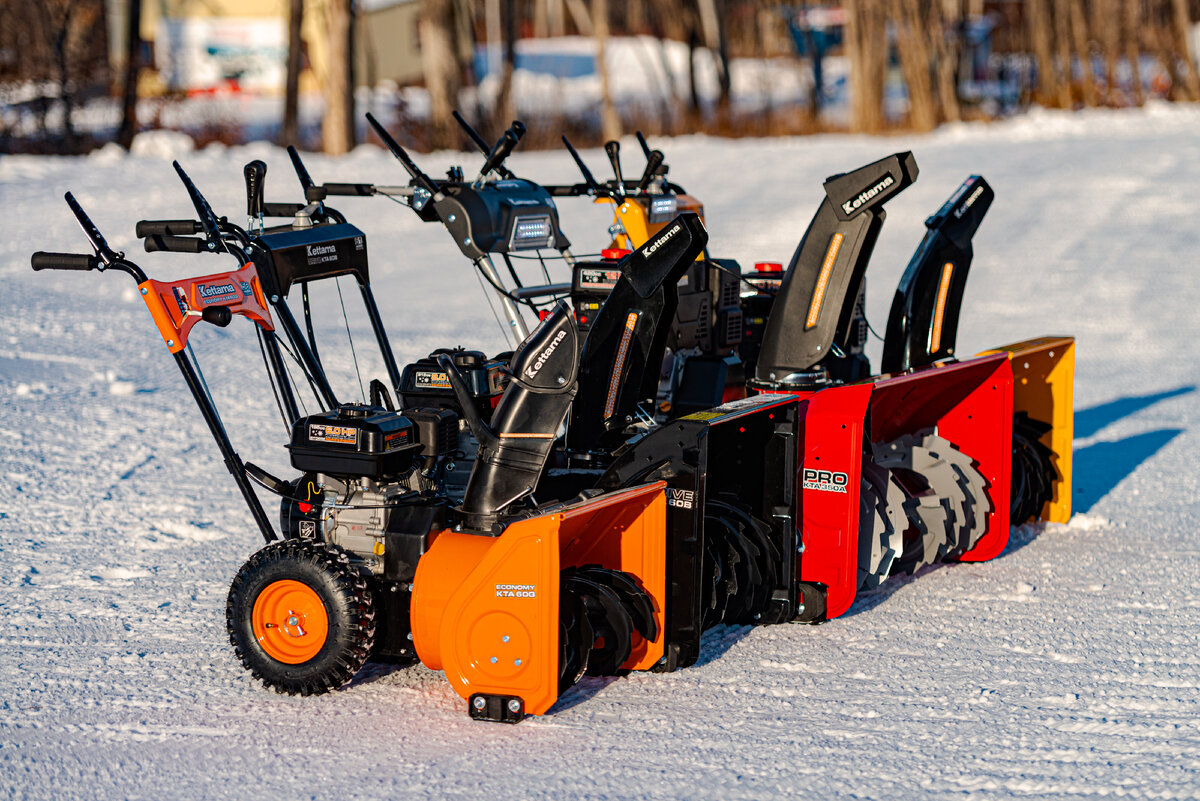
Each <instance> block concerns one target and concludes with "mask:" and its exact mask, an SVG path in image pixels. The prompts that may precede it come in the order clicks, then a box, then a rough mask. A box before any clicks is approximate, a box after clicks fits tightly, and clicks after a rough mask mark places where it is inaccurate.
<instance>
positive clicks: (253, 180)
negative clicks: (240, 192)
mask: <svg viewBox="0 0 1200 801" xmlns="http://www.w3.org/2000/svg"><path fill="white" fill-rule="evenodd" d="M242 175H244V176H245V178H246V215H247V216H248V217H249V218H250V224H249V226H248V227H249V228H250V230H252V231H262V229H263V190H264V182H265V181H266V180H267V165H266V162H264V161H262V160H260V159H255V160H254V161H252V162H250V163H249V164H247V165H246V166H245V167H244V168H243V169H242Z"/></svg>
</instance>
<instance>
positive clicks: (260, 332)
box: [254, 325, 292, 432]
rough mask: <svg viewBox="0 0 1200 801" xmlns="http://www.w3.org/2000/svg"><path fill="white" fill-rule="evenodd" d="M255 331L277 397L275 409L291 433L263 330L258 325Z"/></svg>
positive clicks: (269, 380) (268, 378) (273, 391)
mask: <svg viewBox="0 0 1200 801" xmlns="http://www.w3.org/2000/svg"><path fill="white" fill-rule="evenodd" d="M254 331H255V333H256V334H258V352H259V353H260V354H262V360H263V367H264V368H265V369H266V371H267V381H268V382H270V384H271V394H272V395H274V396H275V407H276V408H277V409H279V416H280V417H281V418H282V419H283V426H284V428H286V429H287V430H288V431H289V432H290V431H291V429H292V427H291V425H290V424H289V423H288V419H287V412H285V411H284V410H283V400H282V399H281V398H280V397H279V388H278V387H276V386H275V374H274V373H273V372H272V371H271V362H270V360H269V359H267V345H266V341H265V340H264V339H263V330H262V328H260V327H259V326H257V325H256V326H254Z"/></svg>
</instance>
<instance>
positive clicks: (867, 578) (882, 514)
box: [859, 462, 908, 590]
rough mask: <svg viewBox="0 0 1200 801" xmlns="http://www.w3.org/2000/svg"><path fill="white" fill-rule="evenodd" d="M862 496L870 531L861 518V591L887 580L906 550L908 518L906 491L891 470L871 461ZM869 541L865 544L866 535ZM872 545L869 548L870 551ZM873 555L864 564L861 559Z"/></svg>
mask: <svg viewBox="0 0 1200 801" xmlns="http://www.w3.org/2000/svg"><path fill="white" fill-rule="evenodd" d="M862 473H863V484H862V488H861V490H860V493H861V495H860V497H865V498H867V500H868V508H869V511H870V516H869V518H868V520H869V529H870V530H869V532H868V531H867V530H866V528H867V526H864V521H863V519H862V518H861V517H860V519H859V526H860V529H859V536H860V541H859V549H860V550H859V556H860V560H859V589H867V590H870V589H874V588H876V587H878V586H879V584H880V583H881V582H882V581H883V580H884V579H885V578H887V576H888V574H889V573H890V572H891V569H892V565H893V563H894V562H895V561H896V559H897V558H898V557H899V556H900V554H901V553H902V552H903V550H904V531H905V529H907V528H908V518H907V517H906V516H905V513H904V499H905V494H904V490H903V489H901V488H900V485H899V484H897V483H896V479H895V477H894V476H893V475H892V471H890V470H888V469H887V468H884V467H880V466H879V465H877V464H873V463H871V462H864V464H863V468H862ZM864 535H865V536H866V537H868V538H869V539H868V542H867V543H864V542H863V541H862V539H861V538H862V537H863V536H864ZM868 546H869V549H868ZM868 552H869V554H870V556H869V559H868V561H867V563H866V564H865V565H864V564H863V561H862V556H863V554H864V553H868Z"/></svg>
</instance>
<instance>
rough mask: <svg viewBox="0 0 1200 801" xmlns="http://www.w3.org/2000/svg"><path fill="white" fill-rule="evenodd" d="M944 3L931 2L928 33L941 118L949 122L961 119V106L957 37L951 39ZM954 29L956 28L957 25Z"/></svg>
mask: <svg viewBox="0 0 1200 801" xmlns="http://www.w3.org/2000/svg"><path fill="white" fill-rule="evenodd" d="M944 12H945V5H944V4H943V3H941V2H935V3H933V4H932V14H931V16H930V20H929V29H930V35H931V36H933V53H934V58H935V59H936V61H937V73H936V75H937V94H938V101H939V103H941V106H942V118H943V119H945V120H947V121H949V122H958V121H959V120H961V119H962V108H961V107H960V106H959V103H958V50H959V47H960V45H959V43H958V40H957V38H955V39H954V40H951V38H950V36H949V26H948V25H947V24H946V18H945V15H944ZM955 30H956V31H957V30H958V27H957V25H956V26H955Z"/></svg>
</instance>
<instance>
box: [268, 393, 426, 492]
mask: <svg viewBox="0 0 1200 801" xmlns="http://www.w3.org/2000/svg"><path fill="white" fill-rule="evenodd" d="M420 449H421V443H420V442H419V441H418V440H417V430H416V427H415V426H414V425H413V424H412V421H411V420H409V419H408V418H407V417H405V416H404V415H403V414H401V413H399V412H389V411H387V410H386V409H382V408H380V407H378V406H363V405H360V404H345V405H343V406H339V407H338V408H337V409H335V410H334V411H330V412H322V413H321V414H315V415H310V416H308V417H302V418H300V419H299V420H297V421H296V424H295V425H294V426H292V441H291V443H290V444H289V445H288V450H289V451H290V452H291V454H292V467H295V468H296V469H297V470H301V471H304V472H314V473H326V474H331V475H343V476H367V477H370V478H373V479H376V480H379V479H382V478H384V477H386V476H396V475H399V474H401V473H405V472H407V471H408V470H409V469H410V468H411V467H412V462H413V456H414V455H415V454H416V452H418V451H420Z"/></svg>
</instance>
